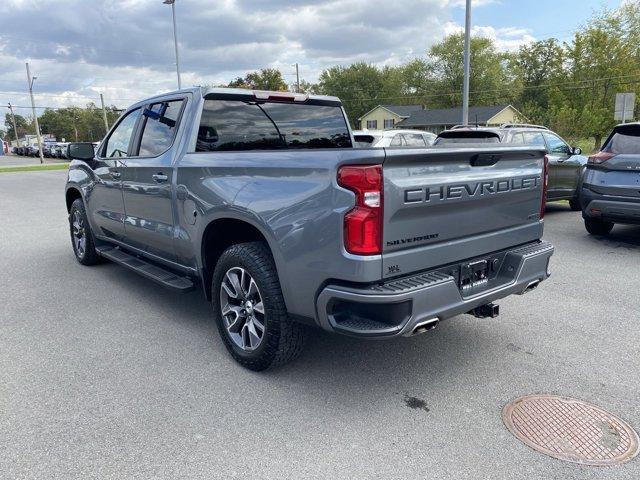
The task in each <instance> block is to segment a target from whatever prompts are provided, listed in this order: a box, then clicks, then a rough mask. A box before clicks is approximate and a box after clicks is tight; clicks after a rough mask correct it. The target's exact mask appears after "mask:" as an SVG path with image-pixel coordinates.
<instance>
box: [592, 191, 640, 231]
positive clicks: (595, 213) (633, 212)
mask: <svg viewBox="0 0 640 480" xmlns="http://www.w3.org/2000/svg"><path fill="white" fill-rule="evenodd" d="M580 203H581V205H582V216H583V217H584V218H598V219H602V220H605V221H610V222H614V223H630V224H640V198H633V197H618V196H609V195H602V194H599V193H596V192H594V191H593V190H590V189H588V188H583V189H582V192H581V194H580Z"/></svg>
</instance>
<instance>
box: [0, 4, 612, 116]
mask: <svg viewBox="0 0 640 480" xmlns="http://www.w3.org/2000/svg"><path fill="white" fill-rule="evenodd" d="M619 3H620V0H608V1H602V0H561V1H560V0H474V5H475V7H474V16H473V18H474V22H473V23H474V31H475V32H476V33H479V34H482V35H486V36H490V37H492V38H494V39H496V41H497V44H498V46H499V47H500V48H502V49H514V48H517V47H518V46H519V45H521V44H523V43H527V42H531V41H533V40H535V39H540V38H547V37H550V36H554V37H557V38H560V39H564V38H568V37H570V35H571V32H572V31H574V30H575V29H577V28H579V27H580V25H582V24H584V22H585V20H586V19H587V18H589V17H590V16H591V14H592V12H593V10H594V9H599V8H601V7H602V6H609V7H616V6H617V5H619ZM463 6H464V0H393V1H391V0H384V1H379V0H314V1H311V0H216V1H211V0H176V11H177V20H178V39H179V43H180V54H181V67H182V72H183V74H182V83H183V86H192V85H201V84H218V83H226V82H228V81H230V80H231V79H233V78H235V77H237V76H243V75H244V74H245V73H246V72H247V71H251V70H256V69H260V68H263V67H276V68H279V69H280V70H281V71H282V72H283V74H285V80H286V81H287V82H288V83H293V81H294V79H295V67H294V66H293V64H294V63H295V62H298V63H299V64H300V74H301V77H302V78H303V79H306V80H309V81H315V80H317V77H318V75H319V73H320V72H321V71H322V69H323V68H326V67H327V66H331V65H336V64H341V65H348V64H349V63H352V62H355V61H366V62H371V63H375V64H379V65H384V64H397V63H401V62H403V61H405V60H408V59H410V58H413V57H416V56H422V55H424V54H425V51H426V50H427V48H428V47H429V46H430V45H432V44H433V43H435V42H437V41H439V40H440V39H442V37H443V36H444V35H446V34H447V33H451V32H454V31H456V30H457V29H461V28H462V24H463V22H464V8H463ZM25 61H29V62H30V65H31V71H32V74H33V75H35V76H37V77H38V79H37V80H36V82H35V86H34V91H35V92H37V95H36V101H37V104H38V105H41V106H54V107H56V106H62V105H84V104H86V103H88V102H89V101H94V102H95V103H99V93H100V92H102V93H103V94H104V96H105V100H106V102H107V103H108V104H115V105H117V106H119V107H121V108H122V107H126V106H127V105H128V104H130V103H133V102H134V101H136V100H138V99H140V98H142V97H144V96H147V95H152V94H155V93H160V92H164V91H168V90H172V89H174V88H176V77H175V63H174V62H175V60H174V50H173V36H172V26H171V7H170V6H168V5H163V4H162V0H90V1H89V0H4V1H2V2H1V3H0V65H1V67H0V104H1V105H6V103H7V102H12V103H13V104H14V105H17V106H18V107H22V106H27V105H29V103H28V97H27V96H26V95H25V90H26V84H27V81H26V72H25V65H24V63H25ZM4 111H5V109H4V108H3V109H0V114H3V113H4ZM17 112H19V113H21V114H27V113H29V111H28V110H23V109H18V110H17Z"/></svg>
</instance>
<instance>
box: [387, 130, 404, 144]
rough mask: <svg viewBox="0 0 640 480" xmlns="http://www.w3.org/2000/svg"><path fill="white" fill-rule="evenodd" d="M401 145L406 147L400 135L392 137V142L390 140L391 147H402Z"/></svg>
mask: <svg viewBox="0 0 640 480" xmlns="http://www.w3.org/2000/svg"><path fill="white" fill-rule="evenodd" d="M403 145H406V143H405V141H404V138H403V137H402V135H400V134H399V133H398V134H397V135H395V136H394V137H393V140H391V143H390V144H389V146H391V147H402V146H403Z"/></svg>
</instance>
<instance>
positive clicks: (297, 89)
mask: <svg viewBox="0 0 640 480" xmlns="http://www.w3.org/2000/svg"><path fill="white" fill-rule="evenodd" d="M296 93H300V70H299V69H298V64H297V63H296Z"/></svg>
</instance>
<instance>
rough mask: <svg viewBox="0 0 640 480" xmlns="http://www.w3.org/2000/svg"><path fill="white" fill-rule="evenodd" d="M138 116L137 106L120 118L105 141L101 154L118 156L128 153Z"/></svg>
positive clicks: (110, 156) (125, 155) (124, 155)
mask: <svg viewBox="0 0 640 480" xmlns="http://www.w3.org/2000/svg"><path fill="white" fill-rule="evenodd" d="M138 117H140V109H139V108H137V109H135V110H132V111H131V112H129V113H127V114H126V116H125V117H124V118H122V120H121V121H120V123H118V126H117V127H116V128H115V129H114V130H113V132H111V135H110V136H109V138H108V139H107V140H106V141H105V146H104V147H103V148H102V153H103V155H102V156H104V157H107V158H112V157H115V158H120V157H127V156H128V155H129V146H130V145H131V137H132V136H133V130H134V129H135V126H136V122H137V121H138Z"/></svg>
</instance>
